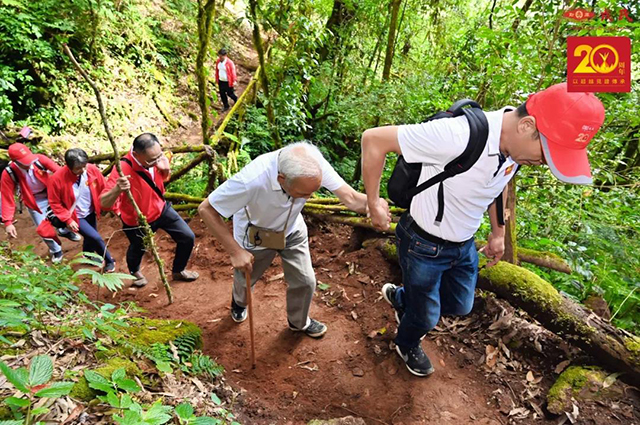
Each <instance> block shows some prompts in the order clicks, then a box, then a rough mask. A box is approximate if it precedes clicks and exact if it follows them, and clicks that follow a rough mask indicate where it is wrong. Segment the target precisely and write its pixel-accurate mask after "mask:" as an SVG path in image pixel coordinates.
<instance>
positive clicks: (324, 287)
mask: <svg viewBox="0 0 640 425" xmlns="http://www.w3.org/2000/svg"><path fill="white" fill-rule="evenodd" d="M330 287H331V286H329V284H328V283H318V289H319V290H321V291H326V290H327V289H329V288H330Z"/></svg>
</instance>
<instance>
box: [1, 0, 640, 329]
mask: <svg viewBox="0 0 640 425" xmlns="http://www.w3.org/2000/svg"><path fill="white" fill-rule="evenodd" d="M207 4H209V5H210V6H213V8H214V10H213V15H212V35H211V40H210V45H209V59H210V60H211V58H214V59H215V51H216V50H217V49H218V48H219V47H221V46H226V47H228V48H229V50H230V57H232V58H233V57H234V50H235V51H236V52H237V51H238V49H239V46H240V45H242V44H243V43H244V44H245V45H246V44H250V43H251V39H250V38H248V39H246V40H241V39H240V34H241V33H242V31H245V32H247V31H249V32H250V29H251V28H253V27H254V24H257V26H258V28H259V29H260V31H261V34H262V37H261V38H262V41H263V42H264V43H265V45H266V46H268V47H269V48H268V49H264V50H265V54H266V66H265V69H263V70H262V72H263V73H264V75H265V76H266V81H267V83H268V86H269V89H270V90H269V92H268V96H267V92H266V90H264V87H262V90H261V91H260V92H259V93H258V95H257V99H256V101H255V103H253V104H252V105H251V106H248V107H247V109H246V111H245V112H244V114H242V115H241V116H239V117H234V119H233V120H232V121H231V122H230V123H229V125H228V127H227V129H226V133H225V135H226V142H224V143H221V144H223V145H224V146H229V144H231V145H233V144H236V145H237V147H241V149H240V150H239V152H238V153H239V156H238V157H239V158H242V160H241V161H239V165H242V164H243V163H245V162H246V160H247V159H248V158H249V157H255V156H257V155H259V154H261V153H264V152H267V151H270V150H272V149H273V148H274V146H275V142H274V140H276V139H274V134H275V135H277V138H279V139H280V140H282V142H283V143H287V142H291V141H296V140H300V139H309V140H311V141H313V142H314V143H315V144H317V145H318V146H320V147H321V149H322V151H323V152H324V153H325V155H326V156H327V157H328V158H329V159H330V161H331V162H332V164H333V165H334V166H335V167H336V169H337V170H338V172H339V173H340V174H341V175H342V176H343V177H345V178H346V179H347V180H348V181H349V182H351V183H352V184H354V185H355V186H356V187H358V186H359V187H361V185H360V175H361V173H360V167H359V164H360V161H359V155H360V136H361V135H362V132H363V131H364V130H365V129H367V128H370V127H373V126H379V125H385V124H402V123H415V122H420V121H421V120H424V119H425V118H426V117H428V116H429V115H431V114H432V113H433V112H435V111H437V110H441V109H444V108H447V107H448V106H449V105H450V104H451V103H452V102H453V101H455V100H458V99H461V98H473V99H476V100H478V101H479V102H480V103H481V104H482V105H483V107H484V108H485V109H488V110H491V109H497V108H500V107H502V106H505V105H514V106H517V105H519V104H520V103H522V102H523V101H524V100H526V97H527V95H528V94H529V93H532V92H534V91H536V90H538V89H541V88H544V87H547V86H549V85H551V84H554V83H557V82H561V81H563V80H565V79H566V37H568V36H572V35H598V36H605V35H612V36H627V37H631V39H632V40H633V43H632V64H633V69H632V71H633V77H634V78H635V79H634V80H633V82H632V91H631V93H600V94H599V95H598V96H599V98H600V99H601V100H602V101H603V103H604V105H605V108H606V112H607V114H606V120H605V124H604V126H603V128H602V130H601V131H600V132H599V133H598V135H597V137H596V138H595V140H594V142H593V143H592V145H591V147H590V157H591V161H592V165H593V169H594V180H595V184H594V186H593V187H583V186H569V185H563V184H561V183H560V182H558V181H557V180H555V179H554V178H553V177H552V176H551V174H550V173H549V171H548V170H547V169H545V168H537V169H534V168H530V169H524V170H523V171H522V172H521V173H520V174H519V175H518V179H517V193H518V209H517V214H518V221H517V223H518V227H517V234H518V241H519V244H520V245H521V246H524V247H529V248H537V249H543V250H547V251H553V252H556V253H559V254H560V255H562V256H563V257H565V258H567V259H568V260H569V261H570V263H571V265H572V266H573V268H574V273H573V274H571V275H563V274H560V273H556V272H549V271H545V270H543V269H537V268H536V269H535V271H536V273H538V274H541V275H542V276H544V277H545V278H547V279H548V280H549V281H551V282H553V283H554V285H556V286H557V287H558V288H559V289H561V290H562V291H564V292H565V293H567V294H569V295H570V296H572V297H574V298H576V299H577V300H585V299H586V298H588V297H589V296H591V295H599V296H602V297H603V298H604V299H605V300H606V301H607V303H608V304H609V307H610V309H611V311H612V314H613V321H614V323H616V324H617V325H618V326H620V327H623V328H626V329H630V330H635V331H637V330H638V326H639V324H640V309H639V306H640V281H639V280H638V275H639V273H640V256H639V255H638V252H640V208H638V205H639V204H638V201H639V198H640V191H639V187H640V149H639V138H640V114H639V113H638V104H639V103H640V98H639V93H640V92H639V91H638V85H639V82H638V63H640V54H639V53H640V47H639V46H638V43H637V42H636V41H637V40H640V9H639V8H638V5H637V4H636V3H635V2H617V1H602V0H600V1H573V2H568V1H559V0H553V1H545V2H543V1H532V0H523V1H511V0H492V1H491V0H486V1H480V0H429V1H422V0H392V1H381V0H365V1H352V0H260V1H258V0H252V1H249V2H248V3H247V4H243V3H242V2H241V1H236V2H224V1H217V2H216V1H214V0H210V1H209V2H205V0H199V1H198V2H197V3H196V2H194V1H189V0H168V1H162V2H156V1H151V0H73V1H72V0H55V1H54V0H41V1H35V2H33V1H32V2H29V1H26V0H0V127H2V126H7V125H12V126H16V125H17V126H19V125H23V124H27V125H30V126H31V127H34V128H38V129H40V130H42V131H44V132H45V133H47V134H49V135H50V136H51V138H52V140H55V141H57V144H56V143H54V149H55V148H57V149H62V148H63V147H65V146H68V145H69V144H78V145H79V146H83V147H88V148H91V149H93V150H94V151H100V150H101V149H105V148H106V147H107V144H106V141H105V137H104V135H103V133H102V128H101V127H100V125H101V124H100V121H99V117H98V116H97V114H96V112H95V109H94V99H93V98H92V95H91V93H90V92H89V89H88V88H87V87H86V86H85V85H84V84H83V83H82V82H81V81H80V79H79V78H78V76H77V75H76V73H75V71H74V69H73V67H72V66H71V64H70V62H69V61H68V60H67V59H66V57H65V56H64V55H63V53H62V50H61V45H62V43H68V44H69V46H70V47H71V48H72V50H74V51H75V52H76V56H78V57H80V58H81V61H82V63H84V64H86V66H87V68H88V69H91V74H92V76H93V78H94V79H95V80H96V81H98V82H99V84H100V85H101V87H103V89H104V90H105V93H106V98H107V104H108V106H107V109H108V112H109V116H110V117H111V119H112V120H113V122H114V125H113V127H114V133H115V135H116V137H117V138H118V139H119V141H120V143H122V146H126V145H127V144H128V142H129V140H130V137H131V136H132V135H134V134H136V133H137V132H139V131H140V130H145V131H156V132H158V133H161V134H163V133H164V134H167V133H168V132H170V131H171V130H172V128H170V127H171V126H166V125H164V124H162V125H161V124H159V123H161V122H163V118H162V117H161V116H160V114H159V113H158V112H154V111H156V108H154V107H153V104H154V102H155V103H156V104H157V103H160V104H163V105H167V107H168V108H170V109H171V110H174V111H181V112H182V113H184V114H186V115H189V116H191V117H192V118H196V119H197V115H195V114H197V113H198V112H199V110H198V108H197V106H196V105H197V104H196V103H195V102H196V101H197V93H198V88H197V81H196V75H195V70H194V68H195V64H196V55H197V53H198V16H199V14H198V10H199V9H203V8H205V7H206V6H207ZM250 6H252V7H250ZM577 7H584V8H588V9H592V10H594V12H596V17H595V18H594V19H591V20H587V21H583V22H574V21H571V20H568V19H564V18H562V13H563V12H564V11H565V10H567V9H569V8H577ZM245 9H246V11H245V12H243V13H241V15H242V14H244V17H242V18H238V17H237V16H238V15H237V14H234V13H231V11H232V10H233V11H241V12H242V11H243V10H245ZM621 9H626V10H628V11H629V19H626V18H623V19H618V17H619V16H621V15H619V11H620V10H621ZM251 11H253V12H254V13H251ZM604 11H610V15H611V16H612V17H613V18H612V20H607V19H602V18H600V13H601V12H604ZM629 20H631V21H632V22H630V21H629ZM208 78H209V79H210V80H211V79H212V75H211V73H209V75H208ZM263 85H264V84H263ZM211 87H213V86H211ZM210 96H212V99H210V101H211V102H213V101H215V100H216V99H215V96H216V95H215V90H213V89H211V90H210ZM268 107H271V108H272V110H273V116H274V120H270V119H269V116H268ZM213 113H214V114H215V113H216V112H215V111H214V112H213ZM132 123H135V124H132ZM225 143H226V144H225ZM219 160H220V161H221V162H222V163H224V164H226V159H225V158H224V155H223V156H222V157H220V158H219ZM207 167H208V165H206V164H204V165H201V166H199V167H198V168H196V169H194V170H192V171H191V173H192V176H193V177H194V178H191V179H188V181H179V182H176V183H175V184H174V186H173V188H172V190H173V191H180V192H183V193H187V194H192V195H196V196H201V195H203V191H204V190H205V188H206V186H207V184H206V176H207V175H208V169H207ZM392 167H393V161H388V163H387V173H386V174H387V176H388V174H389V172H390V170H391V169H392ZM227 169H228V170H230V171H231V172H232V171H233V170H232V169H231V168H229V167H227ZM482 231H483V232H485V233H486V231H487V225H485V226H483V229H482ZM481 233H482V232H481ZM528 267H534V266H528Z"/></svg>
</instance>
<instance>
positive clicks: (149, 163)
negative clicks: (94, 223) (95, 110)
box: [100, 133, 198, 287]
mask: <svg viewBox="0 0 640 425" xmlns="http://www.w3.org/2000/svg"><path fill="white" fill-rule="evenodd" d="M121 166H122V172H123V173H124V176H123V177H120V176H119V175H118V171H117V170H115V169H114V170H113V172H112V173H111V176H110V177H109V180H108V181H107V185H106V187H105V190H104V191H103V193H102V195H101V196H100V205H101V206H102V208H105V209H108V208H111V207H112V206H113V205H114V204H115V203H116V202H119V204H118V207H119V209H120V218H121V219H122V223H123V230H124V233H125V234H126V235H127V238H129V242H130V245H129V249H128V250H127V266H128V267H129V272H130V273H131V274H132V275H133V276H134V277H135V278H136V279H135V280H134V281H133V285H134V286H137V287H142V286H145V285H146V284H147V283H148V281H147V279H146V278H145V277H144V275H143V274H142V273H141V272H140V262H141V261H142V256H143V255H144V252H145V246H144V236H145V234H144V229H142V228H140V226H139V224H138V217H137V215H136V212H135V210H134V209H133V205H132V204H131V202H129V198H127V196H126V193H124V192H125V191H126V190H127V189H131V194H132V195H133V199H134V200H135V201H136V204H138V207H139V208H140V210H141V211H142V214H143V215H144V216H145V217H146V218H147V221H148V222H149V225H150V226H151V229H152V230H153V231H154V232H155V231H157V230H158V229H162V230H164V231H165V232H167V233H168V234H169V236H171V238H172V239H173V240H174V241H175V242H176V243H177V247H176V256H175V258H174V260H173V279H174V280H181V281H185V282H190V281H194V280H196V279H197V278H198V273H196V272H194V271H189V270H186V267H187V262H188V261H189V257H190V256H191V251H192V250H193V245H194V243H195V235H194V234H193V231H191V229H190V228H189V226H188V225H187V223H185V221H184V220H183V219H182V217H180V215H179V214H178V213H177V212H176V211H175V210H174V209H173V208H172V207H171V204H170V203H168V202H167V201H166V200H165V199H164V192H165V189H164V182H165V181H167V180H168V179H169V174H170V172H171V171H170V169H169V160H168V158H167V157H166V156H164V154H163V153H162V148H161V146H160V142H159V141H158V138H157V137H156V136H155V135H153V134H151V133H143V134H141V135H139V136H138V137H136V138H135V139H134V140H133V147H132V149H131V152H129V153H128V154H127V155H125V156H124V157H123V158H122V163H121Z"/></svg>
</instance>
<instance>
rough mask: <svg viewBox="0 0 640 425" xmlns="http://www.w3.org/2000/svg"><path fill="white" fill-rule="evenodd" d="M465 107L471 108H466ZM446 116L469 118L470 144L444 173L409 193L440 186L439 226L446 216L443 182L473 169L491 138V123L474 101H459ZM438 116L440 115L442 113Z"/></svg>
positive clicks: (412, 193) (450, 163) (414, 193)
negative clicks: (436, 185)
mask: <svg viewBox="0 0 640 425" xmlns="http://www.w3.org/2000/svg"><path fill="white" fill-rule="evenodd" d="M465 106H471V107H470V108H465ZM445 114H447V115H448V116H449V117H451V118H453V117H457V116H460V115H464V116H465V117H466V118H467V121H468V122H469V143H467V147H466V148H465V150H464V152H462V154H460V155H459V156H458V157H457V158H455V159H454V160H452V161H451V162H449V163H448V164H447V165H445V167H444V171H442V172H441V173H439V174H436V175H435V176H433V177H431V178H430V179H429V180H427V181H425V182H423V183H422V184H420V185H418V186H416V187H414V188H413V189H411V190H410V191H409V195H410V196H411V197H413V196H415V195H417V194H418V193H420V192H422V191H424V190H426V189H428V188H430V187H431V186H433V185H435V184H438V213H437V215H436V219H435V224H436V225H437V226H439V225H440V223H441V222H442V217H443V215H444V185H443V183H442V182H444V181H445V180H446V179H448V178H450V177H453V176H455V175H457V174H461V173H464V172H465V171H468V170H469V169H470V168H471V167H473V165H474V164H475V163H476V162H478V159H480V156H481V155H482V152H483V151H484V149H485V147H486V145H487V139H488V137H489V123H488V122H487V117H486V116H485V115H484V112H482V109H481V108H480V105H478V104H477V103H476V102H474V101H473V100H469V99H463V100H459V101H458V102H456V103H455V104H454V105H453V106H452V107H451V108H449V109H447V111H446V112H445ZM436 115H440V113H438V114H436ZM433 118H436V119H437V117H436V116H435V115H434V117H432V119H433Z"/></svg>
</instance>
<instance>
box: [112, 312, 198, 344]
mask: <svg viewBox="0 0 640 425" xmlns="http://www.w3.org/2000/svg"><path fill="white" fill-rule="evenodd" d="M129 322H130V324H131V327H129V328H126V329H125V330H123V338H126V341H127V343H128V344H131V345H134V346H136V347H138V348H141V349H144V348H147V347H150V346H151V345H153V344H155V343H160V344H168V343H169V341H175V340H176V339H178V338H180V337H186V336H190V337H194V338H196V339H197V340H198V344H197V345H198V346H197V347H196V348H201V347H202V330H200V328H199V327H198V326H197V325H195V324H194V323H191V322H188V321H186V320H158V319H146V318H135V319H131V320H130V321H129Z"/></svg>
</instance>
